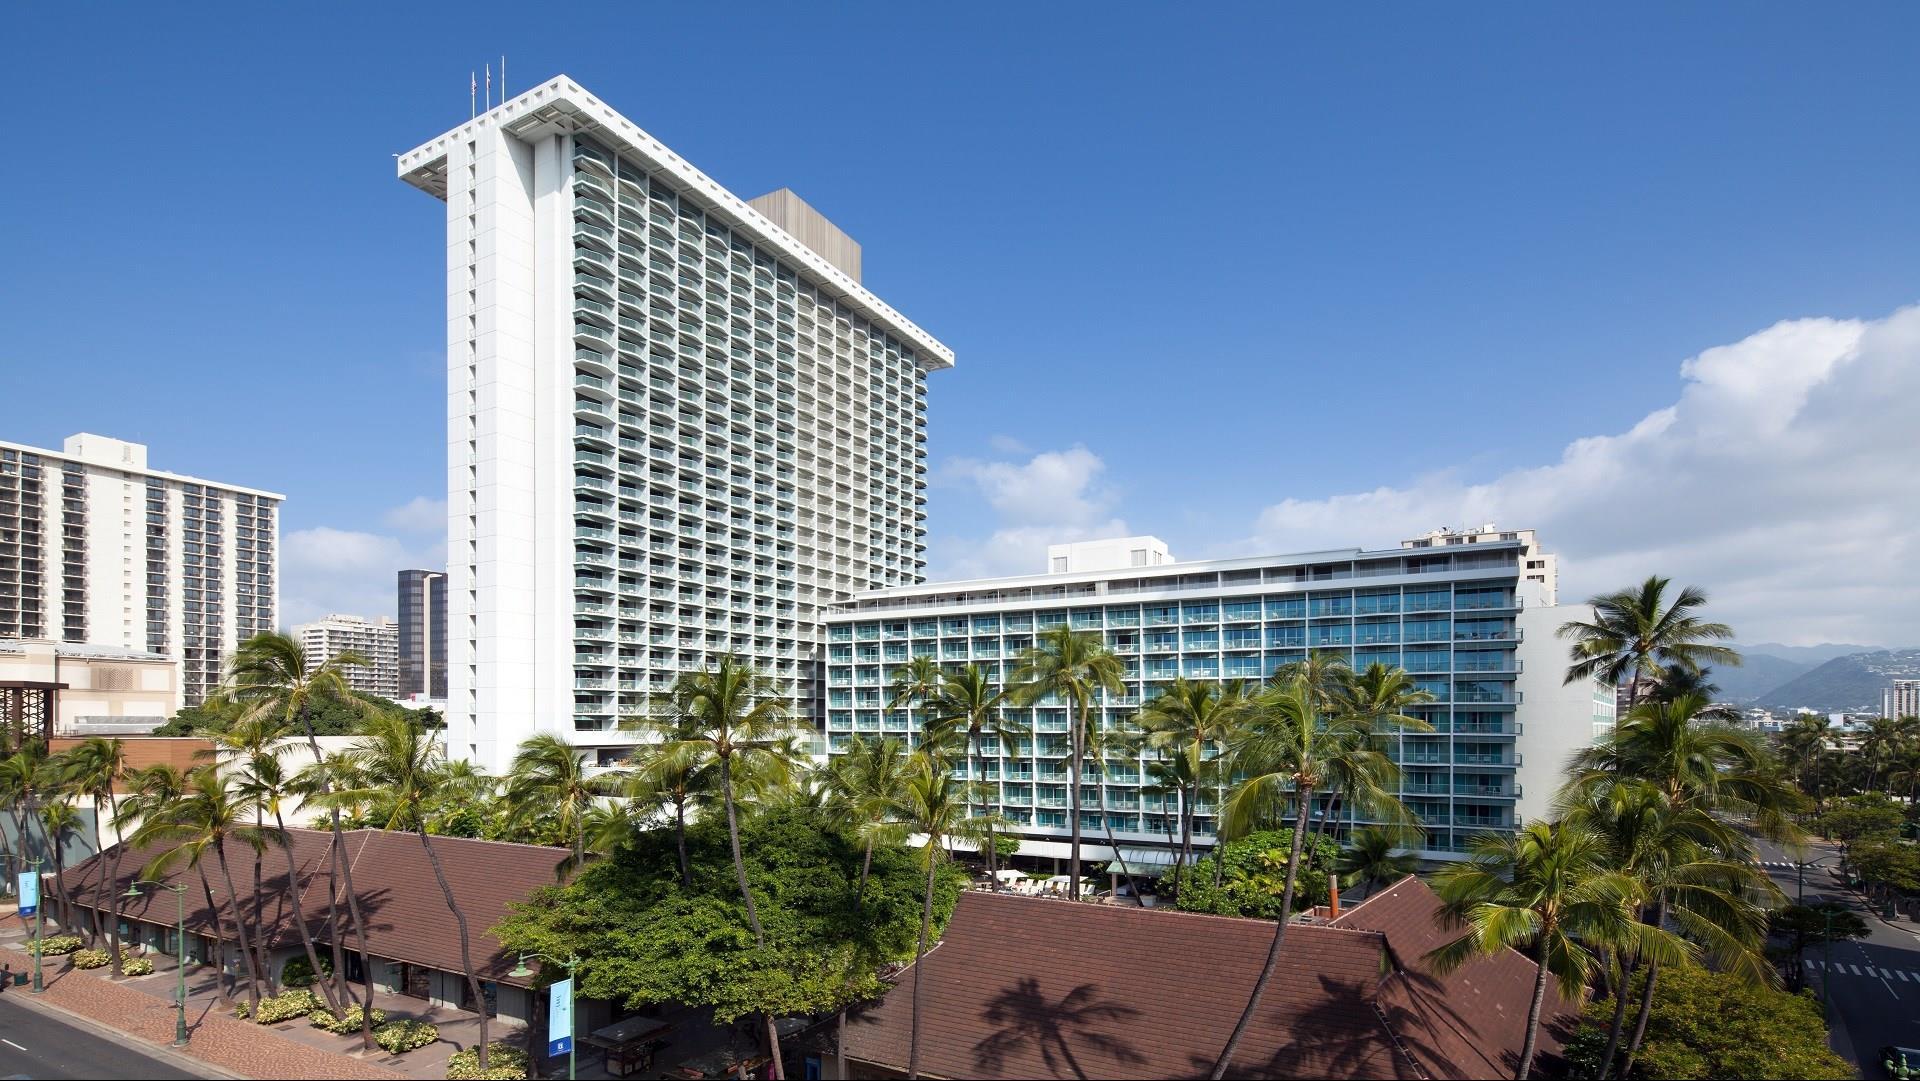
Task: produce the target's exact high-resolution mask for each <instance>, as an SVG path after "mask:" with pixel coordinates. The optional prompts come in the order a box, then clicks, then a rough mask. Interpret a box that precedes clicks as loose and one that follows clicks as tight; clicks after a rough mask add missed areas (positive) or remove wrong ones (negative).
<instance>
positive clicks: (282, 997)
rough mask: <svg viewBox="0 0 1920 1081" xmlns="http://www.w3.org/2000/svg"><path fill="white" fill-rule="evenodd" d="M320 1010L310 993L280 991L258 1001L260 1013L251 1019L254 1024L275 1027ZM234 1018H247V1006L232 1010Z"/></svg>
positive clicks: (239, 1006)
mask: <svg viewBox="0 0 1920 1081" xmlns="http://www.w3.org/2000/svg"><path fill="white" fill-rule="evenodd" d="M319 1008H320V1000H319V999H317V998H315V997H313V992H312V991H304V990H296V991H282V992H280V993H279V994H277V995H268V996H267V997H265V998H263V999H261V1000H260V1012H259V1013H258V1014H256V1015H255V1016H254V1018H253V1020H254V1023H255V1024H260V1025H277V1024H279V1023H280V1022H282V1021H289V1020H292V1019H293V1018H295V1017H300V1016H303V1015H305V1014H308V1013H311V1012H313V1011H314V1010H316V1009H319ZM233 1015H234V1016H235V1017H246V1016H247V1004H246V1003H244V1002H242V1003H240V1004H238V1005H236V1006H235V1007H234V1008H233Z"/></svg>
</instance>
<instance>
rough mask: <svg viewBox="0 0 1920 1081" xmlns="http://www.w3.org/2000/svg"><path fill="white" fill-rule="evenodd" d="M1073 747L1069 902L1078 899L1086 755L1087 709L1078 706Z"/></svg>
mask: <svg viewBox="0 0 1920 1081" xmlns="http://www.w3.org/2000/svg"><path fill="white" fill-rule="evenodd" d="M1070 742H1071V743H1072V744H1073V746H1071V747H1069V748H1068V749H1067V750H1068V752H1069V753H1070V754H1071V755H1072V756H1073V757H1071V758H1069V759H1068V760H1067V802H1068V803H1069V804H1070V805H1071V806H1070V807H1068V809H1067V815H1068V817H1069V818H1071V819H1072V824H1073V848H1072V850H1071V851H1070V852H1069V853H1068V859H1067V896H1068V898H1070V899H1071V900H1075V901H1078V900H1079V899H1080V757H1081V755H1083V754H1085V753H1086V746H1087V707H1086V704H1085V703H1081V704H1080V717H1079V723H1078V724H1076V725H1074V728H1073V736H1072V737H1071V739H1070Z"/></svg>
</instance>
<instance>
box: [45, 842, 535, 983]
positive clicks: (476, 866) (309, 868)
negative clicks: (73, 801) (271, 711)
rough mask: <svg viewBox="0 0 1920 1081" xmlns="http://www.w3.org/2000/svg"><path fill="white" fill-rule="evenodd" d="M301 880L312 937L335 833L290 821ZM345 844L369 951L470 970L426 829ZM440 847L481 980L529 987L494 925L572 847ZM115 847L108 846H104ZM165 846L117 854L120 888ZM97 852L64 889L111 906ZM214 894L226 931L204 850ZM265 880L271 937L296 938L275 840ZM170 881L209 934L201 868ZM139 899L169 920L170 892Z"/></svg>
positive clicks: (218, 887)
mask: <svg viewBox="0 0 1920 1081" xmlns="http://www.w3.org/2000/svg"><path fill="white" fill-rule="evenodd" d="M287 836H288V840H289V842H290V844H291V846H292V849H293V856H294V861H295V865H296V866H297V867H298V869H299V881H300V883H301V887H302V889H301V894H300V904H301V906H302V907H303V909H304V911H305V915H306V917H307V924H308V927H309V928H310V929H311V930H312V932H313V934H314V936H315V939H316V941H318V940H320V939H321V938H322V934H323V930H324V928H325V925H326V924H325V921H326V904H327V864H328V859H327V855H328V846H329V844H330V838H329V836H328V834H327V833H326V832H325V831H320V830H307V829H289V830H287ZM345 840H346V851H347V853H348V856H349V858H350V859H351V860H352V861H353V884H354V886H355V887H356V889H357V891H358V893H359V895H360V906H361V911H362V913H363V914H364V915H365V916H366V920H367V950H368V952H369V953H372V954H374V955H376V956H379V957H385V958H389V959H391V960H396V961H407V962H410V963H413V964H419V965H425V966H427V967H430V968H436V969H440V970H442V971H445V972H461V971H464V968H463V966H462V965H461V963H460V931H459V927H458V925H457V924H456V923H455V922H454V920H453V917H452V915H451V914H450V913H449V912H448V911H447V905H446V900H445V897H444V895H443V894H442V893H441V892H440V885H439V883H438V882H437V881H436V880H435V879H434V875H433V867H432V865H431V864H430V863H428V861H427V855H426V852H425V850H424V849H422V848H421V846H420V838H419V837H417V836H416V835H414V834H410V833H387V832H384V831H381V830H350V831H348V832H347V834H346V838H345ZM433 849H434V852H435V853H436V854H437V855H439V857H440V863H441V866H442V867H443V868H444V869H445V870H446V875H447V883H448V885H449V886H451V887H452V889H453V893H454V897H455V899H456V900H457V901H458V903H459V905H460V909H461V911H462V912H463V913H464V914H465V915H466V918H467V930H468V934H469V937H470V941H471V946H472V952H473V961H474V965H475V968H476V970H477V974H478V975H479V976H480V978H482V979H487V980H496V981H499V982H502V983H508V984H514V985H518V986H525V985H526V984H527V983H528V982H529V981H528V980H525V979H515V978H513V977H511V976H508V975H507V973H508V971H509V970H511V969H512V968H513V967H514V965H515V964H516V963H517V962H518V958H517V957H515V956H512V955H509V954H507V953H506V952H504V951H503V950H502V949H501V948H500V943H499V942H498V941H496V940H495V939H494V937H493V936H492V935H491V934H489V933H488V929H489V928H491V927H492V926H493V925H494V924H496V923H498V922H500V920H501V919H502V918H503V917H504V916H506V915H507V905H508V904H509V903H511V902H517V901H524V900H526V898H527V896H528V895H529V894H531V893H532V892H533V891H534V890H535V889H537V888H538V887H540V886H545V885H550V884H552V883H553V882H554V881H555V877H554V869H555V867H556V866H558V864H559V863H560V861H561V860H562V859H564V858H565V857H566V853H565V852H564V851H562V850H560V849H556V848H546V847H542V846H538V845H516V844H505V843H502V842H498V841H475V840H469V839H467V838H463V837H435V838H433ZM108 851H109V852H111V851H112V849H109V850H108ZM159 853H160V850H158V849H154V848H148V849H129V850H128V852H127V854H126V855H125V856H124V857H123V858H122V859H121V861H120V875H119V881H118V883H117V885H115V886H114V887H113V889H114V891H115V892H120V893H124V892H125V891H126V888H127V886H128V885H129V884H130V883H132V882H133V881H134V879H136V878H137V877H139V873H140V871H141V869H142V868H143V867H144V866H145V865H146V864H148V863H149V862H151V860H152V859H153V857H155V856H156V855H159ZM100 858H102V857H98V856H96V857H94V858H93V859H90V860H88V861H86V862H85V863H83V864H80V865H79V866H77V867H72V868H68V870H67V888H68V890H69V891H71V892H72V894H73V897H74V901H75V903H77V904H80V905H83V906H86V907H96V906H97V907H101V908H104V907H105V905H104V903H103V901H102V900H101V899H102V896H103V895H102V893H101V888H100V886H99V884H98V882H97V880H96V879H94V878H93V877H92V876H93V875H94V874H95V862H94V861H95V860H98V859H100ZM253 858H254V857H253V850H252V849H250V848H248V847H246V846H245V845H243V844H241V843H239V842H238V841H229V842H228V843H227V861H228V866H229V867H230V869H231V870H232V873H233V881H234V888H235V889H236V890H237V891H238V892H239V894H240V898H241V905H242V907H243V908H248V907H250V906H251V905H252V902H253ZM202 862H203V863H204V864H205V869H206V872H207V880H208V883H209V884H210V885H211V887H212V891H213V898H214V903H215V904H217V905H218V906H219V907H220V911H221V914H222V920H223V923H225V924H226V925H227V932H226V933H227V934H228V935H229V936H231V934H232V930H231V921H230V920H227V919H226V918H225V913H226V907H227V890H226V883H225V880H224V877H223V876H222V874H221V871H220V865H219V862H218V860H217V858H216V857H215V856H214V854H213V853H211V852H209V853H208V854H207V855H206V856H205V857H203V859H202ZM262 871H263V876H262V887H263V891H264V894H265V908H264V911H263V913H262V919H263V922H264V923H265V925H266V926H267V928H268V932H267V933H268V936H269V941H271V942H272V943H273V944H274V945H276V946H280V947H290V946H297V945H298V944H299V942H300V933H299V929H298V928H297V927H296V926H295V925H294V922H293V912H292V906H291V905H290V904H288V902H287V896H286V891H285V886H286V881H287V867H286V858H285V857H284V856H282V855H281V854H280V852H279V851H277V850H273V849H269V850H268V851H267V853H266V856H265V859H264V862H263V863H262ZM161 881H163V882H165V883H167V884H168V885H185V886H186V887H187V893H186V895H185V899H186V909H187V912H186V916H187V927H188V929H189V930H194V931H197V932H199V933H201V934H207V933H210V930H211V927H212V921H211V919H210V918H209V915H208V911H207V902H206V889H205V888H204V887H203V886H202V884H201V881H200V875H199V872H198V871H196V870H191V869H188V868H186V867H185V866H180V867H175V868H172V869H170V870H169V871H168V872H167V873H166V874H165V875H163V876H161ZM142 894H143V895H142V896H141V897H140V898H139V899H138V900H133V901H123V902H122V906H123V907H122V911H123V912H125V913H126V914H127V916H129V917H130V918H133V919H138V920H144V921H147V922H150V923H159V924H172V923H173V922H174V913H175V909H174V900H173V897H172V896H171V894H170V893H169V892H167V891H164V890H156V889H152V888H144V889H143V890H142ZM345 896H346V890H345V883H344V882H342V883H341V891H340V897H341V902H340V903H341V918H342V920H343V922H344V921H345V919H346V903H345ZM343 945H344V946H345V947H346V948H348V949H354V948H357V947H358V945H359V942H358V939H357V938H356V937H354V936H353V935H351V934H349V935H348V936H347V939H346V941H345V942H344V943H343Z"/></svg>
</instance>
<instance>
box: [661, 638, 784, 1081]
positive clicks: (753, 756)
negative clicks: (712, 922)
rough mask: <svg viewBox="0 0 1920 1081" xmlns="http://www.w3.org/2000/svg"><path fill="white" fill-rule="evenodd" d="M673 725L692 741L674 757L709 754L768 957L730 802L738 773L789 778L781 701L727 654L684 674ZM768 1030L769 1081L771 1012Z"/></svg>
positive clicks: (745, 894) (673, 700)
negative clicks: (710, 665) (687, 733)
mask: <svg viewBox="0 0 1920 1081" xmlns="http://www.w3.org/2000/svg"><path fill="white" fill-rule="evenodd" d="M661 709H662V712H663V713H664V714H665V715H666V718H667V723H668V724H669V725H670V726H674V727H679V726H681V725H685V726H686V727H687V729H688V730H689V731H691V732H692V735H691V736H690V737H688V738H686V739H684V740H681V741H679V743H678V744H677V745H676V747H675V750H676V751H677V752H678V753H681V754H685V755H688V756H689V757H692V756H696V755H711V756H712V758H713V760H714V764H715V767H716V770H717V772H718V773H719V774H720V792H721V801H722V803H723V804H724V805H725V807H726V812H727V840H728V843H729V844H730V845H731V846H732V849H733V872H734V877H735V878H737V879H738V880H739V884H740V899H741V901H742V902H744V903H745V905H746V908H747V926H748V927H750V928H751V929H752V930H753V943H754V946H755V947H756V948H757V949H759V950H761V951H763V952H764V951H765V950H766V948H767V935H766V932H765V931H764V930H763V929H762V928H761V926H760V914H759V911H758V910H757V909H756V908H755V907H754V903H753V890H752V889H751V888H750V887H749V886H748V885H747V863H746V860H745V858H744V857H742V856H741V854H740V820H739V813H738V808H737V807H736V805H735V801H734V785H735V781H736V780H737V779H738V778H737V777H736V773H738V774H740V775H744V776H751V777H754V778H755V779H756V780H762V781H764V780H776V781H778V780H784V779H785V778H786V777H788V776H790V775H791V772H792V769H793V766H794V763H795V762H796V761H797V760H798V758H799V752H798V750H797V749H796V748H795V746H794V742H793V734H792V725H791V722H790V720H789V717H788V712H787V706H786V702H785V701H784V699H783V698H782V696H781V694H780V688H779V686H778V685H777V684H775V683H774V682H773V680H771V679H769V678H767V677H766V676H763V675H761V674H759V673H758V672H756V671H754V669H753V668H752V666H750V665H747V664H743V663H741V661H740V660H739V659H738V658H736V657H734V656H733V655H732V654H727V655H725V656H722V657H721V658H720V661H719V663H718V665H716V666H715V667H714V668H713V669H712V670H711V671H706V672H683V673H681V675H680V677H679V678H678V679H676V680H674V684H673V687H672V689H671V690H669V691H668V692H667V695H666V698H665V700H664V701H663V702H662V703H661ZM764 1016H765V1018H766V1023H767V1047H768V1050H769V1052H770V1053H771V1055H772V1057H773V1064H772V1069H773V1071H774V1074H775V1075H776V1076H779V1077H784V1076H785V1073H784V1070H783V1069H782V1067H781V1065H780V1034H779V1033H778V1032H776V1031H775V1029H774V1018H773V1014H772V1013H767V1014H765V1015H764Z"/></svg>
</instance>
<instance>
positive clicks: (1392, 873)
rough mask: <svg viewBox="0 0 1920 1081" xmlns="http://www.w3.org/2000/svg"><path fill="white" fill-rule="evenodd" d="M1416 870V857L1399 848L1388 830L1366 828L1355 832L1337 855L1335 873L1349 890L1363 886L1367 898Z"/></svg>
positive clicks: (1396, 840)
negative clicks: (1376, 890) (1340, 876)
mask: <svg viewBox="0 0 1920 1081" xmlns="http://www.w3.org/2000/svg"><path fill="white" fill-rule="evenodd" d="M1419 866H1420V857H1418V856H1416V855H1414V854H1413V853H1411V852H1408V851H1406V850H1405V849H1403V848H1401V847H1400V838H1399V837H1398V836H1396V834H1395V832H1394V831H1392V830H1384V829H1380V828H1379V827H1376V826H1366V827H1363V828H1361V829H1358V830H1355V831H1354V834H1353V837H1352V838H1351V840H1350V844H1349V846H1348V848H1347V850H1346V851H1345V852H1343V853H1341V855H1340V866H1339V873H1340V874H1342V875H1345V876H1346V879H1347V885H1349V886H1366V887H1367V894H1368V895H1371V894H1372V893H1373V891H1374V889H1375V888H1377V887H1378V886H1379V885H1380V884H1381V883H1383V882H1398V881H1400V880H1401V879H1403V878H1405V877H1407V876H1408V875H1410V874H1412V873H1413V872H1414V871H1415V870H1417V869H1418V868H1419Z"/></svg>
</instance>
